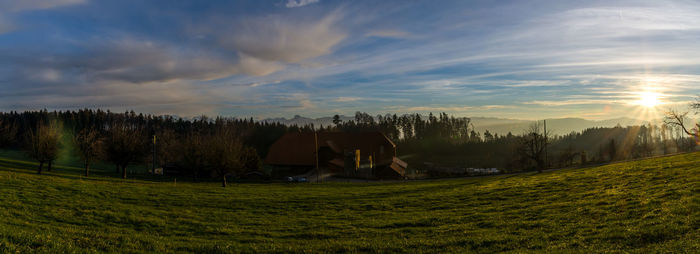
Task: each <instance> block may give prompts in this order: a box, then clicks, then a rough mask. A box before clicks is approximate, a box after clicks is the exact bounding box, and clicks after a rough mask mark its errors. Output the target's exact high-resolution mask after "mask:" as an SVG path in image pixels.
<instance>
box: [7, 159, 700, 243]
mask: <svg viewBox="0 0 700 254" xmlns="http://www.w3.org/2000/svg"><path fill="white" fill-rule="evenodd" d="M0 156H2V157H1V158H0V252H2V253H8V252H13V253H14V252H17V253H26V252H45V253H65V252H78V253H82V252H119V253H124V252H127V253H128V252H158V253H170V252H173V253H178V252H183V253H185V252H198V253H238V252H246V253H247V252H264V253H269V252H279V253H286V252H294V253H296V252H314V253H315V252H410V253H421V252H441V253H445V252H451V253H464V252H478V253H484V252H513V253H522V252H548V253H551V252H576V253H591V252H633V253H656V252H673V253H698V252H700V194H698V193H700V153H692V154H684V155H677V156H671V157H664V158H656V159H648V160H641V161H635V162H626V163H618V164H610V165H606V166H601V167H594V168H581V169H567V170H558V171H551V172H545V173H540V174H538V173H525V174H519V175H503V176H495V177H482V178H463V179H449V180H430V181H408V182H370V183H337V182H329V183H320V184H316V183H295V184H289V183H233V184H230V185H229V187H227V188H222V187H220V184H219V183H218V182H191V181H190V180H189V179H177V181H175V179H173V178H171V177H152V176H151V177H147V176H145V175H136V176H135V177H133V178H131V179H126V180H122V179H119V178H117V177H116V174H115V173H114V172H113V170H114V169H113V168H112V167H109V165H99V166H98V168H97V169H94V171H93V173H94V174H93V175H94V176H91V177H82V176H81V173H82V169H81V168H80V167H79V165H73V164H75V163H65V164H59V165H58V166H56V167H55V169H54V170H53V171H52V172H46V173H45V174H43V175H37V174H36V173H35V167H36V164H35V163H33V162H31V161H28V160H26V159H25V158H23V157H22V156H21V154H15V153H12V152H4V153H3V154H0Z"/></svg>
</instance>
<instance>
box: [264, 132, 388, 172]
mask: <svg viewBox="0 0 700 254" xmlns="http://www.w3.org/2000/svg"><path fill="white" fill-rule="evenodd" d="M318 146H319V148H322V147H328V148H330V149H331V150H333V151H334V152H335V153H342V152H343V151H344V150H355V149H360V150H361V151H375V150H378V149H379V147H380V146H384V149H385V150H386V152H387V153H390V154H391V155H392V156H393V155H394V154H393V153H394V148H395V147H396V145H395V144H394V143H393V142H391V140H389V138H387V137H386V136H385V135H384V134H382V133H381V132H319V133H318ZM314 152H315V148H314V133H313V132H291V133H287V134H285V135H284V136H282V137H281V138H280V139H278V140H277V141H276V142H275V143H274V144H272V146H270V151H269V152H268V154H267V157H266V158H265V163H266V164H270V165H287V166H313V165H315V163H316V158H315V156H314Z"/></svg>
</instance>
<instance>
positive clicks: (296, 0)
mask: <svg viewBox="0 0 700 254" xmlns="http://www.w3.org/2000/svg"><path fill="white" fill-rule="evenodd" d="M318 1H319V0H287V3H286V4H285V5H284V6H286V7H287V8H296V7H302V6H305V5H309V4H315V3H318Z"/></svg>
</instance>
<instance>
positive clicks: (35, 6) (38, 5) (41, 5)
mask: <svg viewBox="0 0 700 254" xmlns="http://www.w3.org/2000/svg"><path fill="white" fill-rule="evenodd" d="M85 2H87V1H86V0H21V1H14V0H0V10H5V11H11V12H16V11H26V10H41V9H50V8H56V7H61V6H67V5H74V4H82V3H85Z"/></svg>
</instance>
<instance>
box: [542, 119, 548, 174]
mask: <svg viewBox="0 0 700 254" xmlns="http://www.w3.org/2000/svg"><path fill="white" fill-rule="evenodd" d="M543 121H544V169H547V168H548V167H549V160H548V159H549V158H547V120H543Z"/></svg>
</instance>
